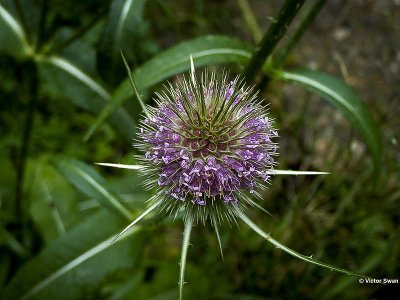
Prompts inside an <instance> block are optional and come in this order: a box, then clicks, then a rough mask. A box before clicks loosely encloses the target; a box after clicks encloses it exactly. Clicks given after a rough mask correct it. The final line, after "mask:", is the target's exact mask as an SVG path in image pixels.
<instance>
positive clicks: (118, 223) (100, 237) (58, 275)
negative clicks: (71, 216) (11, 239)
mask: <svg viewBox="0 0 400 300" xmlns="http://www.w3.org/2000/svg"><path fill="white" fill-rule="evenodd" d="M123 223H124V222H123V220H121V218H118V217H117V216H115V215H113V214H110V213H109V212H107V211H101V212H99V213H98V214H96V215H94V216H92V217H90V218H89V219H87V220H86V221H84V222H82V223H81V224H80V225H78V226H77V227H75V228H74V229H73V230H71V231H70V232H67V233H66V234H65V235H64V236H62V237H61V238H59V239H58V240H56V241H54V242H53V243H51V244H50V245H49V246H48V247H46V248H45V249H44V250H43V251H42V252H41V253H40V254H39V255H38V256H36V257H35V258H33V259H32V260H31V261H29V262H28V263H27V264H26V265H24V266H23V267H22V268H21V269H20V270H19V271H18V273H17V274H16V275H15V277H14V278H13V279H12V281H11V282H10V284H9V285H8V286H7V287H6V288H5V290H4V291H3V293H2V299H4V300H8V299H10V300H14V299H58V300H63V299H66V300H67V299H68V300H71V299H82V298H90V297H88V292H89V291H90V292H91V293H96V291H97V290H98V288H99V285H100V284H101V283H102V282H103V280H104V278H105V277H106V276H110V275H112V274H113V273H114V272H115V271H117V270H120V269H126V268H131V267H133V266H134V265H136V264H137V258H138V255H139V254H140V253H141V250H142V248H143V246H142V242H141V240H142V239H141V237H140V236H139V237H138V236H136V237H134V238H130V239H127V237H129V236H132V235H133V234H137V233H138V232H139V229H140V227H138V226H137V227H135V229H134V230H131V231H130V232H129V234H127V235H124V236H123V237H122V238H120V239H119V240H118V241H116V242H114V243H113V244H111V245H110V242H111V241H112V240H113V239H114V236H115V234H117V233H118V232H119V231H120V230H121V228H122V226H123ZM93 298H95V297H93Z"/></svg>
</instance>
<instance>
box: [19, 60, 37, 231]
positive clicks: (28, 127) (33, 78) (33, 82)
mask: <svg viewBox="0 0 400 300" xmlns="http://www.w3.org/2000/svg"><path fill="white" fill-rule="evenodd" d="M26 67H27V70H28V72H27V74H30V79H29V94H30V99H29V104H28V108H27V112H26V118H25V124H24V132H23V134H22V140H21V148H20V153H19V155H18V161H17V166H16V170H17V180H16V193H15V214H16V218H17V220H20V222H21V226H22V231H24V229H25V225H26V220H25V217H26V216H25V212H24V209H25V208H26V207H25V206H24V205H23V203H22V201H23V187H24V180H25V169H26V160H27V156H28V152H29V151H28V150H29V143H30V140H31V135H32V129H33V124H34V115H35V111H36V104H37V101H38V84H39V82H38V74H37V68H36V66H35V65H34V63H33V62H28V64H27V66H26Z"/></svg>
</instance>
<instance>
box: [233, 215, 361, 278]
mask: <svg viewBox="0 0 400 300" xmlns="http://www.w3.org/2000/svg"><path fill="white" fill-rule="evenodd" d="M236 213H237V216H238V217H239V218H240V219H241V220H242V221H243V222H244V223H245V224H247V226H249V227H250V228H251V229H252V230H254V231H255V232H256V233H257V234H258V235H260V236H261V237H263V238H264V239H266V240H267V241H268V242H270V243H271V244H272V245H274V246H275V247H277V248H278V249H281V250H283V251H285V252H286V253H288V254H290V255H292V256H294V257H296V258H298V259H301V260H304V261H306V262H308V263H312V264H315V265H317V266H320V267H323V268H327V269H330V270H331V271H337V272H340V273H344V274H346V275H352V276H357V277H361V278H369V277H368V276H366V275H362V274H357V273H354V272H352V271H349V270H346V269H341V268H338V267H335V266H333V265H329V264H326V263H324V262H321V261H319V260H316V259H313V258H312V256H306V255H303V254H300V253H298V252H296V251H294V250H292V249H290V248H289V247H287V246H285V245H283V244H281V243H280V242H278V241H277V240H275V239H273V238H272V237H271V236H270V235H269V234H268V233H266V232H264V231H263V230H262V229H261V228H260V227H258V226H257V225H256V224H255V223H254V222H253V221H252V220H251V219H249V217H247V216H246V215H245V214H244V213H243V212H242V211H241V210H240V209H237V210H236Z"/></svg>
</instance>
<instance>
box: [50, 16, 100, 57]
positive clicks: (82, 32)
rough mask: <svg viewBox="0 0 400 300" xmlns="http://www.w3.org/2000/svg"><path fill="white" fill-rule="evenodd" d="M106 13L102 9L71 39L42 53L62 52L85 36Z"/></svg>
mask: <svg viewBox="0 0 400 300" xmlns="http://www.w3.org/2000/svg"><path fill="white" fill-rule="evenodd" d="M106 12H107V10H106V9H102V10H101V11H100V12H99V13H98V14H97V15H96V16H95V17H94V18H93V19H92V20H91V21H90V22H89V23H88V24H86V25H84V26H82V27H81V28H80V29H79V30H78V31H77V32H76V33H75V34H74V35H72V36H71V37H69V38H67V39H66V40H65V41H64V42H61V43H60V44H58V45H57V44H56V45H54V46H52V47H50V48H49V49H46V50H44V51H43V52H44V53H45V54H47V55H49V56H50V55H51V54H55V53H59V52H61V51H62V50H64V49H65V48H66V47H68V46H69V45H71V44H72V43H74V42H75V41H77V40H78V39H79V38H81V37H82V36H83V35H85V34H86V33H87V32H88V31H89V30H90V29H91V28H93V26H94V25H95V24H96V23H97V22H99V21H100V20H101V18H102V17H103V16H104V15H105V13H106Z"/></svg>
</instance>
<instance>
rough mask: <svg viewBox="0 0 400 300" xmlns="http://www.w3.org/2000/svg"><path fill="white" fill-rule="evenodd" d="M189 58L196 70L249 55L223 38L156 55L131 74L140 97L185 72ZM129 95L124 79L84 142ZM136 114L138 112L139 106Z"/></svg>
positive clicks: (240, 60)
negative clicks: (155, 86)
mask: <svg viewBox="0 0 400 300" xmlns="http://www.w3.org/2000/svg"><path fill="white" fill-rule="evenodd" d="M190 55H192V57H193V60H194V63H195V65H196V67H201V66H205V65H212V64H221V63H246V62H247V61H248V60H249V58H250V56H251V52H250V47H249V46H248V45H247V44H246V43H244V42H242V41H240V40H238V39H234V38H230V37H226V36H213V35H209V36H204V37H200V38H196V39H193V40H189V41H186V42H183V43H181V44H179V45H177V46H174V47H172V48H170V49H168V50H166V51H164V52H162V53H160V54H158V55H156V56H155V57H153V58H152V59H150V60H149V61H147V62H146V63H145V64H144V65H143V66H141V67H140V68H138V69H136V70H135V71H133V73H132V77H133V80H134V81H135V83H136V86H137V89H138V91H139V93H142V92H143V91H144V90H145V89H147V88H149V87H151V86H153V85H155V84H157V83H160V82H162V81H163V80H165V79H168V78H169V77H171V76H173V75H176V74H180V73H182V72H185V71H188V70H189V69H190V59H189V57H190ZM121 63H122V62H121ZM132 95H133V91H132V88H131V86H130V83H129V79H126V80H124V81H123V82H122V83H121V84H120V86H119V87H118V88H117V89H116V90H115V92H114V93H113V95H112V97H111V101H110V102H109V103H108V104H107V106H105V107H104V109H103V110H102V112H101V113H100V114H99V116H98V117H97V119H96V122H95V123H94V124H93V125H92V127H91V128H90V129H89V131H88V132H87V133H86V134H85V140H88V139H89V138H90V137H91V136H92V135H93V133H94V132H95V131H96V130H97V128H99V126H100V125H101V124H102V123H103V122H104V121H105V120H106V119H107V118H108V117H109V116H110V114H111V113H112V112H113V111H115V110H116V109H117V108H118V107H120V106H121V105H122V104H123V103H124V102H125V101H126V100H127V99H128V98H129V97H131V96H132ZM137 111H140V106H139V104H138V103H137Z"/></svg>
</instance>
